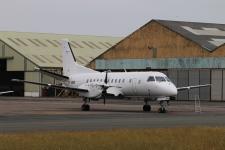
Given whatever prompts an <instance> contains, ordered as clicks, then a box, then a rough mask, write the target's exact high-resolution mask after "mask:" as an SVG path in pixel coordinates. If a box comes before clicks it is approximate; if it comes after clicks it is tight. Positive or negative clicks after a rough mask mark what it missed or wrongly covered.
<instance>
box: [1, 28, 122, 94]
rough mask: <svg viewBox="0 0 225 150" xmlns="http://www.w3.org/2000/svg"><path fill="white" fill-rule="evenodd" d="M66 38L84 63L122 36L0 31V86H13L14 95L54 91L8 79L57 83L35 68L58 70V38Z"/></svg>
mask: <svg viewBox="0 0 225 150" xmlns="http://www.w3.org/2000/svg"><path fill="white" fill-rule="evenodd" d="M65 38H67V39H69V40H70V41H71V43H70V44H71V47H72V49H73V50H74V49H76V51H74V53H76V55H77V61H78V63H80V64H81V65H84V66H85V65H87V64H89V63H90V61H92V60H93V59H95V58H96V57H97V56H99V55H100V54H102V53H103V52H105V51H106V50H107V49H109V48H110V47H111V46H113V45H114V44H115V43H117V42H118V41H119V40H121V38H119V37H104V36H89V35H63V34H48V33H24V32H0V75H1V78H0V90H1V91H4V90H14V91H15V93H14V94H13V95H14V96H34V97H37V96H42V95H49V94H50V95H51V94H52V95H56V94H57V93H56V90H53V89H48V90H49V91H47V93H46V89H43V88H42V87H40V86H37V85H30V84H24V83H15V82H11V79H13V78H19V79H24V80H32V81H37V82H48V83H54V84H55V83H58V81H57V80H56V79H55V78H53V77H50V76H48V75H46V74H42V73H40V72H38V71H35V69H34V68H35V67H39V68H42V69H46V70H48V71H51V72H54V73H60V74H61V73H62V56H61V46H60V40H61V39H65ZM51 90H52V91H51Z"/></svg>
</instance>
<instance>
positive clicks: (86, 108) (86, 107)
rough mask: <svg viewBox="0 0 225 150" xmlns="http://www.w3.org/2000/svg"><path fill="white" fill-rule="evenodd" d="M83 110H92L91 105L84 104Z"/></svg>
mask: <svg viewBox="0 0 225 150" xmlns="http://www.w3.org/2000/svg"><path fill="white" fill-rule="evenodd" d="M81 110H82V111H89V110H90V106H89V105H88V104H83V105H82V106H81Z"/></svg>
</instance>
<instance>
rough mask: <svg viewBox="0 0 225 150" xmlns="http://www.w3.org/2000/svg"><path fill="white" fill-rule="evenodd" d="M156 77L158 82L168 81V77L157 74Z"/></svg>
mask: <svg viewBox="0 0 225 150" xmlns="http://www.w3.org/2000/svg"><path fill="white" fill-rule="evenodd" d="M155 78H156V81H158V82H165V81H166V79H165V78H164V77H159V76H156V77H155Z"/></svg>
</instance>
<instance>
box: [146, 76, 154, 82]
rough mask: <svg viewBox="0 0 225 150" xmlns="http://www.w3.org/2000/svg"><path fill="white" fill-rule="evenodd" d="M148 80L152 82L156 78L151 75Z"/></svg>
mask: <svg viewBox="0 0 225 150" xmlns="http://www.w3.org/2000/svg"><path fill="white" fill-rule="evenodd" d="M147 81H148V82H150V81H155V78H154V77H153V76H149V77H148V79H147Z"/></svg>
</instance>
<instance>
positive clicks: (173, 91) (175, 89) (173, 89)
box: [170, 85, 177, 96]
mask: <svg viewBox="0 0 225 150" xmlns="http://www.w3.org/2000/svg"><path fill="white" fill-rule="evenodd" d="M170 94H171V95H172V96H176V95H177V88H176V86H175V85H172V87H171V88H170Z"/></svg>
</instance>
